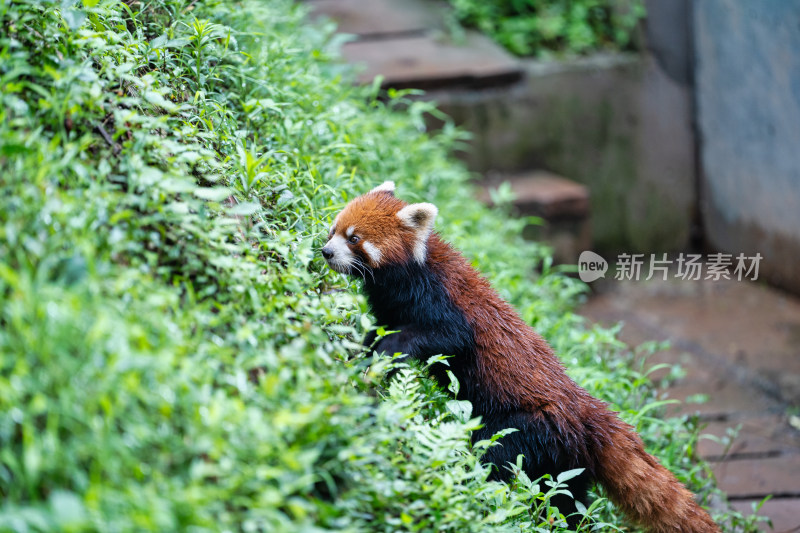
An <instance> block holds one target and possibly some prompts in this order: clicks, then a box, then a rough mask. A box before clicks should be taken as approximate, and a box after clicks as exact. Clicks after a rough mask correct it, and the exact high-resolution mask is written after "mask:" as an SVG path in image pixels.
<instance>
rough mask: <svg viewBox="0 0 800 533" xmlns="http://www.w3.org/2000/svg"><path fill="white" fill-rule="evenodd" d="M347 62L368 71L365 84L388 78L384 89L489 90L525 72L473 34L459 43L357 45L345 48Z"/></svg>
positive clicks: (362, 76)
mask: <svg viewBox="0 0 800 533" xmlns="http://www.w3.org/2000/svg"><path fill="white" fill-rule="evenodd" d="M342 54H343V55H344V57H345V59H346V60H347V61H348V62H350V63H354V64H357V65H361V66H362V67H363V70H362V71H361V72H360V73H359V75H358V82H359V83H364V84H367V83H372V80H373V79H374V78H375V76H378V75H381V76H383V82H382V86H383V87H384V88H387V87H393V88H396V89H408V88H414V89H440V88H444V87H447V88H468V89H474V88H486V87H495V86H498V85H508V84H511V83H514V82H516V81H518V80H520V79H521V78H522V68H521V67H520V64H519V63H518V62H517V60H516V59H514V58H513V57H511V56H510V55H509V54H508V53H507V52H506V51H505V50H503V49H502V48H500V47H499V46H498V45H497V44H495V43H494V42H493V41H491V40H490V39H489V38H488V37H485V36H483V35H481V34H479V33H477V32H473V31H468V32H466V34H465V38H464V41H463V42H459V43H454V42H451V41H448V40H445V39H441V40H440V39H437V38H434V37H432V36H430V35H423V36H410V37H398V38H389V39H380V40H369V41H355V42H350V43H347V44H345V45H344V46H343V47H342Z"/></svg>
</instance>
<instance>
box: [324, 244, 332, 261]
mask: <svg viewBox="0 0 800 533" xmlns="http://www.w3.org/2000/svg"><path fill="white" fill-rule="evenodd" d="M322 257H324V258H325V259H330V258H331V257H333V251H332V250H331V249H330V248H328V247H327V246H326V247H325V248H323V249H322Z"/></svg>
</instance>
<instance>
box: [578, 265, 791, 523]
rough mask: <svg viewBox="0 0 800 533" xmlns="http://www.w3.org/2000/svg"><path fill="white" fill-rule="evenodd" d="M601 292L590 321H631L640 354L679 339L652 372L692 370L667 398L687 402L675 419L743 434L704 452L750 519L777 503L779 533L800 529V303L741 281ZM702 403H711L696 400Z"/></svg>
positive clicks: (607, 285)
mask: <svg viewBox="0 0 800 533" xmlns="http://www.w3.org/2000/svg"><path fill="white" fill-rule="evenodd" d="M671 274H673V273H671ZM612 276H613V272H609V275H608V277H609V278H610V277H612ZM593 286H594V288H595V292H594V293H593V294H592V296H590V297H589V299H588V301H587V302H586V303H585V304H584V305H583V306H582V307H581V308H580V310H579V312H580V313H581V314H582V315H584V316H585V317H587V318H588V319H589V320H591V321H594V322H599V323H602V324H605V325H611V324H615V323H620V322H621V323H623V328H622V332H621V338H622V340H624V341H625V342H627V343H628V344H629V345H632V346H633V345H637V344H639V343H641V342H644V341H646V340H659V341H660V340H668V341H670V343H671V348H670V349H668V350H665V351H663V352H660V353H658V354H656V355H654V356H653V357H652V358H651V359H650V360H649V361H648V364H650V365H655V364H658V363H670V364H674V363H679V364H680V365H681V366H682V367H683V369H684V371H685V377H683V378H681V379H680V380H678V381H676V382H674V383H672V384H671V385H670V386H669V387H667V388H666V390H665V396H666V397H669V398H675V399H678V400H681V401H683V403H681V404H680V405H679V406H678V407H674V408H673V412H674V413H687V414H696V415H698V416H699V418H700V420H701V421H704V422H705V423H707V426H706V427H705V429H704V430H703V433H705V434H708V435H714V436H716V437H725V435H726V434H727V433H728V431H729V428H737V427H738V428H739V431H738V435H737V436H736V438H734V439H733V440H732V442H727V443H726V442H720V441H715V440H712V439H710V438H706V439H701V441H700V443H699V444H698V453H699V454H700V455H701V456H703V457H705V458H707V459H709V461H711V464H712V469H713V471H714V474H715V476H716V478H717V481H718V483H719V487H720V488H721V489H723V490H724V491H726V492H727V493H728V496H729V498H730V499H731V500H732V501H734V502H735V504H736V507H737V508H739V509H740V510H742V511H749V510H750V509H751V504H752V503H753V502H757V501H760V500H762V499H763V498H764V497H766V496H768V495H772V496H773V499H772V500H771V501H769V502H767V504H766V505H764V507H763V508H762V510H761V513H760V514H762V515H764V516H768V517H770V518H771V519H772V521H773V525H774V531H782V532H783V531H800V418H798V415H800V395H798V387H797V383H798V380H800V342H798V332H800V299H798V298H795V297H792V296H789V295H786V294H784V293H782V292H780V291H778V290H775V289H772V288H770V287H767V286H765V285H762V284H760V283H757V282H755V283H754V282H750V281H735V280H720V281H711V280H707V281H682V280H676V279H674V277H673V278H672V279H669V280H668V281H663V280H661V279H656V278H654V279H652V280H650V281H614V280H608V281H606V280H604V281H601V282H599V283H596V284H593ZM666 374H667V371H666V370H662V371H657V372H656V373H654V377H656V378H657V379H660V378H662V377H665V375H666ZM700 398H704V399H705V402H704V403H692V402H691V401H692V400H696V399H700ZM686 400H689V402H687V401H686ZM765 530H767V531H770V529H767V528H765Z"/></svg>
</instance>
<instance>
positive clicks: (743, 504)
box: [732, 498, 800, 533]
mask: <svg viewBox="0 0 800 533" xmlns="http://www.w3.org/2000/svg"><path fill="white" fill-rule="evenodd" d="M760 501H761V499H758V500H738V501H734V502H732V505H733V507H734V509H736V510H737V511H739V512H740V513H742V514H744V515H749V514H751V513H752V512H753V504H754V503H759V502H760ZM758 515H760V516H768V517H769V519H770V520H771V521H772V528H770V527H769V526H767V525H766V524H765V525H763V526H762V531H774V532H777V533H792V532H797V531H800V498H775V499H772V500H769V501H768V502H766V503H765V504H764V506H763V507H761V510H760V511H759V512H758Z"/></svg>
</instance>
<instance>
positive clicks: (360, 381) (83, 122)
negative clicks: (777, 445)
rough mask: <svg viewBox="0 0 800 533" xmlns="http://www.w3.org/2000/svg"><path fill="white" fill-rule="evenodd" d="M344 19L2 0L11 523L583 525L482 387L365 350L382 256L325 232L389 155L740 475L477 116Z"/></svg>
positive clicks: (569, 353)
mask: <svg viewBox="0 0 800 533" xmlns="http://www.w3.org/2000/svg"><path fill="white" fill-rule="evenodd" d="M335 45H336V43H335V42H334V40H333V39H332V38H331V37H330V32H329V31H327V30H323V29H321V28H318V27H311V26H307V25H305V23H304V22H303V13H302V11H301V10H300V9H299V8H297V7H296V6H293V5H292V4H291V3H289V2H286V1H284V0H270V1H265V0H243V1H241V2H199V3H198V2H195V0H192V1H188V0H157V1H152V2H135V1H130V2H128V1H126V2H119V1H117V0H83V1H82V2H76V1H74V0H63V1H53V0H16V1H13V2H9V1H7V0H6V1H1V0H0V98H1V99H2V105H0V190H1V191H2V194H0V496H1V497H2V503H1V504H0V531H17V532H28V531H103V532H106V531H184V530H185V531H193V532H200V531H280V532H291V531H303V532H312V531H327V530H337V531H363V530H370V531H486V530H496V531H518V530H519V529H520V528H527V527H529V526H530V525H531V524H532V523H537V524H540V525H542V527H546V528H547V529H558V524H559V523H560V521H559V518H558V517H557V515H556V514H554V510H553V509H552V508H548V498H547V494H548V492H550V493H552V491H553V490H556V489H555V488H553V485H554V484H555V482H554V481H552V480H551V481H548V480H542V481H540V482H538V483H534V481H535V480H528V479H526V478H525V476H524V474H520V475H519V476H518V478H517V481H516V482H515V483H514V484H513V486H507V485H504V484H498V483H488V482H486V480H485V479H486V475H487V470H486V469H485V468H484V467H483V466H482V465H481V464H480V463H479V462H478V459H477V457H478V456H479V455H480V453H481V450H483V449H485V447H486V446H488V445H490V443H479V444H478V445H477V446H474V447H473V446H471V445H470V443H469V432H470V430H471V429H472V428H474V427H475V426H476V425H477V424H478V423H479V421H477V420H474V419H471V418H470V416H469V406H468V405H464V404H463V403H459V402H455V401H452V400H450V399H449V397H448V396H447V395H446V394H445V393H444V392H442V391H439V390H437V389H435V388H434V387H433V386H432V385H431V383H430V382H428V381H427V380H425V379H423V378H422V377H421V376H422V375H424V369H419V368H408V369H402V370H401V371H399V373H398V376H397V378H396V379H394V380H393V381H392V382H391V383H390V384H388V385H387V384H386V383H384V381H383V379H382V375H383V369H384V367H385V363H384V362H381V361H375V362H374V364H372V365H371V366H367V365H366V364H365V361H368V359H367V358H366V355H365V354H362V353H361V348H360V346H359V344H358V343H357V342H355V341H356V340H357V339H358V338H360V336H361V335H362V334H363V332H364V330H365V328H367V327H368V326H369V325H370V320H371V319H370V317H369V315H368V314H367V313H366V308H365V305H364V301H363V299H362V298H361V297H360V296H358V293H357V290H356V289H357V282H353V281H351V280H347V279H344V278H342V277H340V276H338V275H336V274H334V273H332V272H331V271H330V270H329V269H327V268H326V267H325V266H324V265H323V263H322V261H320V260H319V258H318V257H317V254H316V253H315V250H316V249H317V248H318V247H319V246H320V245H321V243H322V240H323V236H324V234H325V232H326V228H327V225H328V224H329V222H330V219H331V215H332V213H334V212H335V211H336V210H338V209H339V208H340V207H341V206H342V205H343V203H344V202H346V201H347V200H348V198H350V197H352V196H353V195H355V194H357V193H360V192H362V191H364V190H366V189H367V188H369V187H370V186H372V185H374V184H376V183H379V182H381V181H383V180H386V179H393V180H395V181H396V182H398V184H399V187H400V194H401V195H403V196H404V197H406V198H408V199H409V200H420V199H423V198H424V199H426V200H431V201H435V202H437V203H438V205H439V207H440V210H441V213H442V217H441V222H440V223H439V226H440V229H441V232H442V233H443V234H444V235H445V236H446V237H447V238H448V239H450V240H452V241H453V242H455V243H456V244H457V245H458V246H459V247H461V248H462V249H464V250H465V251H466V253H467V254H468V255H469V256H470V257H472V258H474V261H475V262H476V264H478V265H479V266H480V267H481V268H482V269H483V270H484V271H486V272H487V273H488V274H490V276H491V277H492V278H493V279H494V281H495V283H496V286H497V287H499V288H500V290H501V292H502V293H503V294H504V295H505V296H506V297H508V298H509V299H510V300H512V301H513V302H514V303H515V304H516V305H517V306H518V308H519V309H520V311H521V312H522V313H523V315H524V316H525V317H526V319H527V320H529V321H530V322H531V323H533V324H534V325H535V326H536V327H537V328H539V330H540V331H542V332H543V333H544V334H545V336H546V337H548V338H549V339H550V340H551V341H552V343H553V344H554V346H555V348H556V349H557V350H558V351H559V352H560V353H561V354H562V355H563V357H564V359H565V361H566V362H567V363H568V365H569V367H570V368H571V371H572V375H573V376H574V377H575V379H577V380H578V381H579V382H580V383H581V384H583V385H584V386H586V387H587V388H588V389H589V390H591V391H592V392H593V393H594V394H596V395H599V396H601V397H603V398H604V399H606V400H608V401H610V402H612V403H613V404H614V406H615V408H617V409H620V410H621V411H622V412H623V416H625V418H627V419H628V420H629V421H631V422H632V423H635V424H637V426H638V427H639V429H640V430H641V432H642V434H643V436H644V438H645V439H646V441H647V443H648V445H649V446H650V447H651V449H653V450H654V451H655V452H656V453H657V454H658V455H659V456H660V457H661V459H662V460H663V462H664V463H665V464H666V465H667V466H668V467H669V468H671V469H673V470H674V471H675V472H677V474H678V475H679V476H680V477H681V479H683V480H684V481H686V482H688V483H689V484H690V485H691V486H692V487H693V488H694V489H695V490H698V491H699V494H700V495H701V497H702V498H703V499H704V501H708V499H709V498H710V497H711V496H712V495H713V494H714V489H713V483H712V482H710V481H708V480H707V478H706V475H705V473H706V472H705V471H706V470H707V469H706V467H705V466H704V465H703V464H702V463H698V462H696V461H694V460H693V458H692V450H693V446H694V443H695V439H696V433H695V431H694V429H693V426H692V424H691V422H690V421H687V420H682V419H667V420H657V419H655V418H651V415H652V414H653V412H654V411H653V410H652V408H653V407H656V406H657V405H658V404H657V403H654V401H655V400H656V397H655V393H654V392H653V389H652V388H651V387H650V384H649V381H648V379H647V378H646V376H644V375H642V373H641V372H640V371H639V370H638V367H636V366H634V365H632V364H631V359H630V354H626V352H625V351H624V349H623V346H622V345H621V344H620V343H619V342H618V341H616V340H615V338H614V331H612V330H603V329H597V328H595V329H586V327H585V326H584V325H583V323H582V321H581V320H580V319H579V318H578V317H576V316H575V315H573V314H572V313H571V312H570V308H571V306H572V305H573V304H574V301H575V299H576V298H577V297H578V296H579V295H580V294H581V293H582V292H583V287H582V286H581V285H580V284H579V283H578V282H576V281H574V280H572V279H569V278H566V277H563V276H561V275H559V274H557V273H554V272H552V271H551V270H550V268H549V266H548V265H549V263H548V258H547V254H546V251H545V250H543V249H542V248H540V247H538V246H535V245H533V244H530V243H525V242H523V241H522V240H521V239H520V238H519V233H520V229H521V225H522V223H523V222H521V221H515V220H510V219H507V218H506V217H505V216H504V214H503V213H502V212H500V211H489V210H487V209H485V208H483V207H481V206H480V205H478V204H477V203H476V202H475V201H474V200H473V199H472V198H471V193H470V191H469V189H468V188H467V187H466V185H465V182H466V179H467V175H466V173H465V171H464V170H463V169H462V168H461V167H460V166H459V165H457V164H456V163H454V162H453V161H452V160H451V159H450V158H449V157H448V156H447V152H448V150H449V149H450V148H451V147H452V146H453V143H455V142H457V141H458V133H457V132H456V131H454V130H453V129H452V128H449V127H446V128H445V130H444V131H443V132H442V133H441V134H437V135H435V136H434V135H430V134H428V133H426V132H424V127H423V121H422V119H421V117H422V114H423V113H425V112H426V111H427V110H429V106H428V104H423V103H409V102H405V103H403V95H397V94H395V95H393V98H392V99H390V100H389V101H388V103H381V102H380V101H378V100H376V98H375V94H374V91H373V89H372V88H354V87H353V86H352V85H351V77H350V74H349V71H347V70H346V69H345V68H344V67H342V66H341V65H340V64H337V63H336V62H332V61H331V56H332V53H333V51H334V50H335V48H336V46H335ZM400 104H402V106H400ZM398 107H399V108H401V109H402V111H399V110H398ZM537 265H538V266H539V268H540V270H542V269H543V272H540V273H539V274H537V275H534V267H535V266H537ZM454 386H455V385H454ZM532 506H533V508H532ZM532 509H533V510H532ZM539 511H541V512H539ZM588 514H591V515H592V516H594V517H595V518H597V519H598V520H607V521H609V522H618V521H619V519H618V518H615V517H614V514H613V510H612V509H610V507H609V506H608V505H607V504H606V503H605V501H604V500H598V502H597V503H596V504H595V506H593V508H591V509H590V510H589V511H588ZM730 517H731V518H730V520H732V521H735V522H737V523H741V520H740V519H739V518H737V517H736V516H735V515H730ZM587 522H588V519H587ZM731 523H733V522H731ZM609 527H611V526H609Z"/></svg>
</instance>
